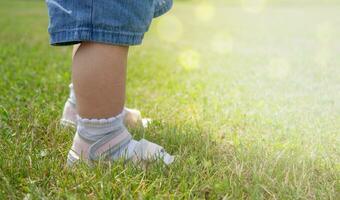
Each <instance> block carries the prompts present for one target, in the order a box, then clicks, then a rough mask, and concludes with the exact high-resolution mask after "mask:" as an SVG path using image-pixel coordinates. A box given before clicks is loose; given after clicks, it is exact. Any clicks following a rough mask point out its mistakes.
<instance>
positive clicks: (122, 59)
mask: <svg viewBox="0 0 340 200" xmlns="http://www.w3.org/2000/svg"><path fill="white" fill-rule="evenodd" d="M127 54H128V47H123V46H113V45H106V44H99V43H86V42H85V43H83V44H81V46H80V47H79V49H78V50H77V52H76V54H75V55H74V59H73V68H72V81H73V86H74V90H75V93H76V98H77V111H78V114H79V115H80V116H81V117H83V118H89V119H95V118H97V119H102V118H109V117H112V116H116V115H118V114H119V113H121V112H122V110H123V107H124V101H125V76H126V62H127Z"/></svg>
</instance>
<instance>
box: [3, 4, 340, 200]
mask: <svg viewBox="0 0 340 200" xmlns="http://www.w3.org/2000/svg"><path fill="white" fill-rule="evenodd" d="M245 2H246V1H245ZM247 2H250V1H247ZM256 2H257V3H256ZM261 2H264V1H253V3H255V7H258V8H261V9H258V8H257V9H255V10H253V11H256V12H253V11H251V10H250V11H247V10H246V9H245V6H244V4H241V3H239V4H238V5H233V6H227V5H226V4H225V3H224V1H219V2H215V1H206V2H203V1H200V2H198V3H193V2H183V3H178V2H176V3H175V6H174V9H173V11H172V12H171V13H169V14H167V15H165V16H163V17H161V18H159V19H157V20H155V21H154V23H153V24H152V26H151V29H150V32H149V33H147V34H146V36H145V40H144V43H143V46H142V47H135V48H134V47H132V48H131V51H130V57H129V68H128V86H127V106H129V107H132V108H138V109H140V110H141V111H142V113H143V114H144V116H146V117H150V118H152V119H153V124H151V125H150V126H149V128H148V129H146V130H131V132H132V133H133V135H134V137H136V138H137V139H138V138H141V137H145V138H146V139H149V140H152V141H155V142H157V143H159V144H161V145H163V146H165V148H166V149H167V150H168V151H169V152H170V153H172V154H175V155H177V156H178V157H177V158H178V160H177V161H176V162H175V163H174V164H173V165H172V166H169V167H164V166H161V165H158V164H156V165H152V166H150V168H148V170H146V171H143V170H141V169H138V168H135V167H133V166H130V165H124V163H122V162H119V163H114V164H112V165H104V164H101V165H99V166H97V167H94V168H88V167H86V166H85V165H81V166H80V167H79V168H78V169H75V170H72V171H70V170H67V169H66V168H65V167H64V166H65V160H66V157H65V155H66V153H67V151H68V149H69V148H70V145H71V140H72V137H73V131H72V130H63V129H61V128H60V127H59V125H58V120H59V117H60V114H61V111H62V106H63V103H64V101H65V100H66V98H67V95H68V87H67V86H68V83H69V80H70V65H71V63H70V54H71V49H70V48H52V47H49V45H48V36H47V32H46V28H47V17H46V10H45V6H44V4H43V2H38V1H37V2H36V1H12V2H6V3H4V2H2V3H1V6H0V16H2V17H0V25H1V27H2V29H1V31H0V77H1V81H0V133H1V134H0V150H1V152H2V153H1V154H0V199H23V198H25V197H26V198H27V199H28V198H31V199H43V198H45V199H72V198H76V199H83V198H92V199H98V198H99V199H119V198H121V199H124V198H126V199H138V198H141V199H181V198H182V199H204V198H206V199H223V198H224V199H337V197H338V196H339V186H340V185H339V184H340V183H339V172H340V165H339V163H340V160H339V157H340V149H339V146H340V138H339V130H340V114H339V113H340V93H339V91H340V85H339V84H340V77H339V74H340V71H339V70H340V68H339V65H340V60H339V55H338V52H340V40H338V38H337V35H339V33H340V24H339V20H338V19H339V9H340V7H339V6H335V5H331V6H327V5H324V4H323V6H315V5H314V6H301V4H300V6H296V5H294V6H293V5H292V6H287V5H284V6H271V5H269V4H267V3H268V2H269V1H268V2H267V1H266V3H265V4H264V5H263V6H261V5H262V3H261ZM200 3H202V4H200ZM257 4H259V5H260V6H256V5H257ZM242 5H243V6H242ZM253 5H254V4H253ZM198 11H201V12H203V13H204V12H206V13H205V14H203V15H201V17H199V16H198V14H197V13H201V12H198ZM212 13H213V14H212ZM211 16H213V17H211ZM28 24H29V28H28Z"/></svg>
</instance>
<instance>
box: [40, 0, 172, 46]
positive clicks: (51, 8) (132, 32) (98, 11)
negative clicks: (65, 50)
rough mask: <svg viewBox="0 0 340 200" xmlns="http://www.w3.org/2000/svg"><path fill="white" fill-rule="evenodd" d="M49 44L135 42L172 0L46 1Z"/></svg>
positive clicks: (139, 41)
mask: <svg viewBox="0 0 340 200" xmlns="http://www.w3.org/2000/svg"><path fill="white" fill-rule="evenodd" d="M46 3H47V7H48V14H49V27H48V31H49V34H50V43H51V44H52V45H72V44H77V43H80V42H82V41H93V42H100V43H107V44H113V45H126V46H129V45H138V44H140V43H141V42H142V40H143V37H144V34H145V32H147V31H148V29H149V26H150V23H151V21H152V19H153V18H155V17H158V16H161V15H163V14H164V13H166V12H167V11H169V10H170V9H171V7H172V0H46Z"/></svg>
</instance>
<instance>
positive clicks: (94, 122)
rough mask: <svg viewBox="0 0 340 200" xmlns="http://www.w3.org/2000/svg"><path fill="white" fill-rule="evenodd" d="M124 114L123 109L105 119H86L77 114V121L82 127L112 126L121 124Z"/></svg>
mask: <svg viewBox="0 0 340 200" xmlns="http://www.w3.org/2000/svg"><path fill="white" fill-rule="evenodd" d="M124 115H125V111H124V110H123V111H122V112H121V113H120V114H118V115H116V116H114V117H110V118H106V119H88V118H82V117H80V116H79V115H77V122H78V124H79V125H81V126H83V127H91V128H99V127H100V128H104V127H105V128H110V127H112V128H114V127H117V126H119V125H123V117H124Z"/></svg>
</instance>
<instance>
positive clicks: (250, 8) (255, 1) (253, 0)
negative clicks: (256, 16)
mask: <svg viewBox="0 0 340 200" xmlns="http://www.w3.org/2000/svg"><path fill="white" fill-rule="evenodd" d="M266 5H267V1H266V0H242V7H243V9H244V10H245V11H246V12H249V13H260V12H262V11H263V10H264V9H265V8H266Z"/></svg>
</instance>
